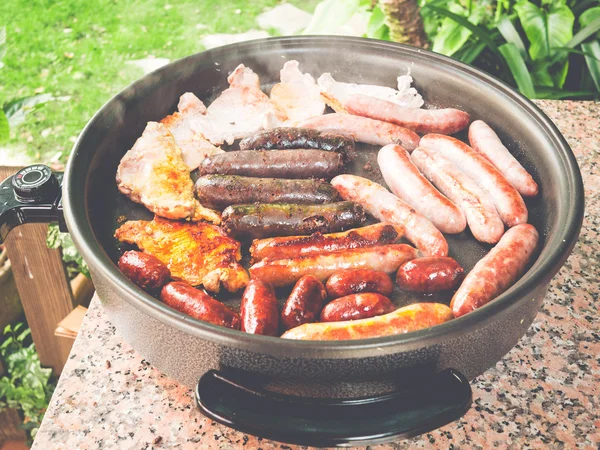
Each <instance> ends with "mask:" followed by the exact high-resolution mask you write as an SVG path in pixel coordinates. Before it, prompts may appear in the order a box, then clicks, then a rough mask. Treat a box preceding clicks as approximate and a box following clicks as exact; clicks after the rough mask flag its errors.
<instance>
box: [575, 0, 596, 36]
mask: <svg viewBox="0 0 600 450" xmlns="http://www.w3.org/2000/svg"><path fill="white" fill-rule="evenodd" d="M596 19H600V6H595V7H593V8H590V9H588V10H586V11H584V12H583V13H582V14H581V16H579V26H580V27H581V28H585V27H587V26H588V25H589V24H590V23H592V22H593V21H594V20H596ZM596 37H597V38H600V33H597V34H596Z"/></svg>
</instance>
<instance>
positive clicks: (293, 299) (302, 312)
mask: <svg viewBox="0 0 600 450" xmlns="http://www.w3.org/2000/svg"><path fill="white" fill-rule="evenodd" d="M326 300H327V292H326V291H325V286H323V283H321V282H320V281H319V280H317V279H316V278H315V277H313V276H312V275H305V276H303V277H302V278H300V279H299V280H298V282H297V283H296V285H295V286H294V289H292V292H291V294H290V296H289V298H288V299H287V301H286V302H285V305H283V311H281V323H282V325H283V327H284V328H285V329H286V330H289V329H290V328H294V327H297V326H298V325H302V324H303V323H310V322H315V321H316V320H317V318H318V317H319V313H320V312H321V309H322V308H323V305H324V304H325V301H326Z"/></svg>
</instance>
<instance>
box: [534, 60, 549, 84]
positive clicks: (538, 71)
mask: <svg viewBox="0 0 600 450" xmlns="http://www.w3.org/2000/svg"><path fill="white" fill-rule="evenodd" d="M531 79H532V81H533V84H534V85H536V86H546V87H553V86H554V79H553V78H552V75H550V71H549V70H548V64H547V63H544V64H534V65H533V70H531Z"/></svg>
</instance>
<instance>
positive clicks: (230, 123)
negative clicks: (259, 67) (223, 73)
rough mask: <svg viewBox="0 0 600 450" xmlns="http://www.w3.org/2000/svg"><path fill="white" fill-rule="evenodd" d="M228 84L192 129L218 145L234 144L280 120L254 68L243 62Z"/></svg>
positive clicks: (197, 119) (192, 123)
mask: <svg viewBox="0 0 600 450" xmlns="http://www.w3.org/2000/svg"><path fill="white" fill-rule="evenodd" d="M227 81H228V82H229V88H228V89H225V90H224V91H223V92H221V95H219V97H217V99H216V100H215V101H214V102H212V103H211V104H210V106H209V107H208V108H207V110H206V114H205V115H198V116H196V117H194V119H193V120H192V122H191V129H192V130H193V131H194V132H196V133H198V134H200V135H201V136H203V137H204V138H205V139H207V140H208V141H210V142H212V143H213V144H215V145H220V144H222V143H223V142H227V143H228V144H233V141H234V140H235V139H240V138H243V137H246V136H249V135H251V134H254V133H256V132H257V131H260V130H262V129H263V128H264V126H265V124H266V123H269V122H274V123H277V122H278V121H279V119H278V118H277V117H278V116H280V113H279V112H277V111H276V108H275V107H274V106H273V105H272V104H271V102H270V101H269V97H267V95H266V94H265V93H264V92H262V91H261V90H260V81H259V79H258V75H256V74H255V73H254V72H253V71H252V70H251V69H249V68H248V67H246V66H244V65H243V64H240V65H239V66H238V67H237V68H236V69H235V70H234V71H233V72H232V73H231V75H229V77H227Z"/></svg>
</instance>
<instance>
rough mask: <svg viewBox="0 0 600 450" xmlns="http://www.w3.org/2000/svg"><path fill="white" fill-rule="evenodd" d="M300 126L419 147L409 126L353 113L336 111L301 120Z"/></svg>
mask: <svg viewBox="0 0 600 450" xmlns="http://www.w3.org/2000/svg"><path fill="white" fill-rule="evenodd" d="M298 126H299V127H304V128H312V129H314V130H319V131H331V132H333V133H337V134H340V135H342V136H346V137H347V138H350V139H353V140H355V141H358V142H364V143H366V144H373V145H387V144H400V145H401V146H402V147H404V148H405V149H407V150H414V149H415V148H417V145H419V139H420V138H419V135H418V134H417V133H415V132H414V131H411V130H409V129H408V128H403V127H401V126H399V125H395V124H393V123H389V122H382V121H381V120H375V119H369V118H368V117H362V116H353V115H352V114H338V113H335V114H325V115H321V116H315V117H311V118H310V119H306V120H304V121H302V122H300V123H299V124H298Z"/></svg>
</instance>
